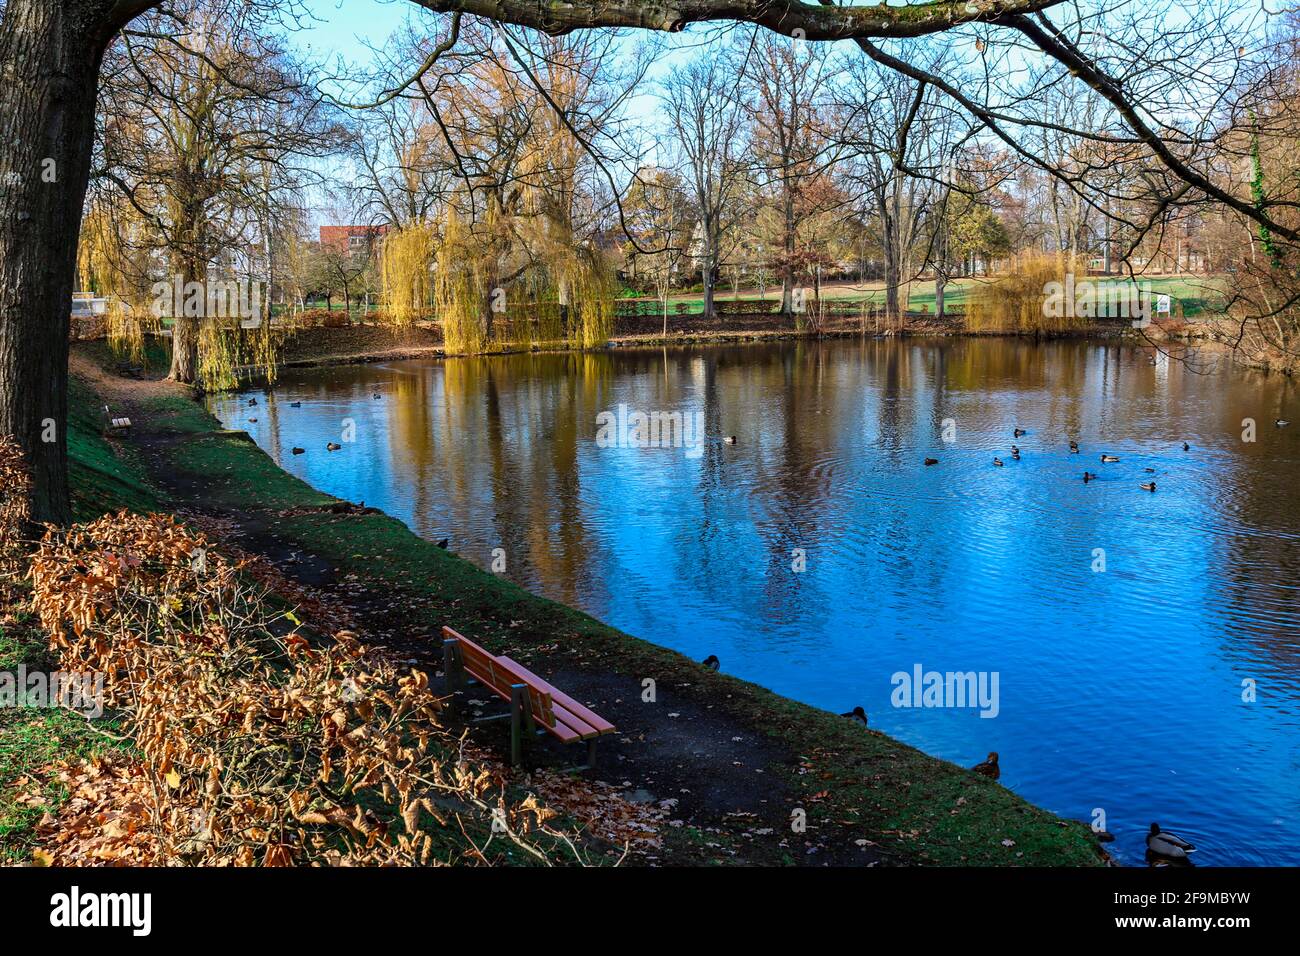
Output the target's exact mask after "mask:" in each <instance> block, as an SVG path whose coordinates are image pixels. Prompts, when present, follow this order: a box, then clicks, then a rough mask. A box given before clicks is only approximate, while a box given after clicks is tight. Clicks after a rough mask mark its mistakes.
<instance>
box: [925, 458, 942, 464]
mask: <svg viewBox="0 0 1300 956" xmlns="http://www.w3.org/2000/svg"><path fill="white" fill-rule="evenodd" d="M925 463H926V465H937V464H939V459H938V458H927V459H926V460H925Z"/></svg>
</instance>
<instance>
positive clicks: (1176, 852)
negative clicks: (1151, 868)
mask: <svg viewBox="0 0 1300 956" xmlns="http://www.w3.org/2000/svg"><path fill="white" fill-rule="evenodd" d="M1147 849H1148V850H1150V851H1151V852H1152V853H1154V854H1155V855H1156V856H1163V857H1165V858H1166V859H1170V860H1185V859H1187V854H1189V853H1195V852H1196V847H1194V846H1192V845H1191V844H1190V843H1188V842H1187V841H1186V840H1184V839H1183V838H1182V837H1180V836H1179V835H1178V834H1176V833H1170V832H1169V831H1168V830H1162V829H1160V824H1158V823H1153V824H1151V832H1150V833H1148V834H1147Z"/></svg>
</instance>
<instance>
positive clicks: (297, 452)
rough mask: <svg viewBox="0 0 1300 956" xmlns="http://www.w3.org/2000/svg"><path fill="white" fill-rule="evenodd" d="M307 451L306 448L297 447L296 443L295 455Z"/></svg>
mask: <svg viewBox="0 0 1300 956" xmlns="http://www.w3.org/2000/svg"><path fill="white" fill-rule="evenodd" d="M306 451H307V449H306V448H299V447H297V446H296V445H295V446H294V449H293V453H294V454H295V455H301V454H303V453H304V452H306Z"/></svg>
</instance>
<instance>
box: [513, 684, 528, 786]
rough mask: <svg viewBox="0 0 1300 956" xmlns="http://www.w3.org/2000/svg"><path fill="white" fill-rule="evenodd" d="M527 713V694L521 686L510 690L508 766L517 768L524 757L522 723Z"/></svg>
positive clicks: (515, 686) (514, 686)
mask: <svg viewBox="0 0 1300 956" xmlns="http://www.w3.org/2000/svg"><path fill="white" fill-rule="evenodd" d="M531 716H532V715H531V714H530V713H529V712H528V692H527V689H526V688H525V687H524V685H523V684H514V685H512V686H511V688H510V765H511V766H512V767H517V766H519V763H520V761H521V760H523V756H524V733H523V731H524V723H525V721H526V719H527V718H528V717H531Z"/></svg>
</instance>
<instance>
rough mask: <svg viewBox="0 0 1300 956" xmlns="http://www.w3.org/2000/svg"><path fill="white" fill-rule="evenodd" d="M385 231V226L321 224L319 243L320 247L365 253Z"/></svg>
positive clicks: (352, 252) (350, 252)
mask: <svg viewBox="0 0 1300 956" xmlns="http://www.w3.org/2000/svg"><path fill="white" fill-rule="evenodd" d="M387 232H388V227H387V226H321V227H320V244H321V248H322V249H325V248H329V249H334V250H335V251H337V252H346V253H348V254H349V255H354V256H360V255H366V254H367V253H369V252H370V251H372V250H373V249H374V247H375V246H376V245H378V243H379V240H380V239H381V238H383V236H384V234H385V233H387Z"/></svg>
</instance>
